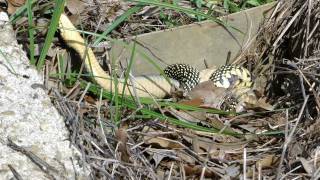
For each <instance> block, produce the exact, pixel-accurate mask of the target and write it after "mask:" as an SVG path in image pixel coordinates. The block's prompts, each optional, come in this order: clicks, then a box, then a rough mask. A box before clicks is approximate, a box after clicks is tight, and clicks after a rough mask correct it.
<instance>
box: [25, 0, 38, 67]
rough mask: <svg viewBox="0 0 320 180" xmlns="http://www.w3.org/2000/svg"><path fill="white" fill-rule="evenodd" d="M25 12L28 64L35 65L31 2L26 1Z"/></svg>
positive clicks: (30, 0) (29, 0)
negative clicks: (26, 19)
mask: <svg viewBox="0 0 320 180" xmlns="http://www.w3.org/2000/svg"><path fill="white" fill-rule="evenodd" d="M27 12H28V24H29V27H28V32H29V42H30V45H29V53H30V63H31V64H32V65H35V64H36V60H35V58H34V49H35V47H34V24H33V16H32V0H27Z"/></svg>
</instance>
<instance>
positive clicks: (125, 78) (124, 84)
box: [121, 42, 136, 104]
mask: <svg viewBox="0 0 320 180" xmlns="http://www.w3.org/2000/svg"><path fill="white" fill-rule="evenodd" d="M135 52H136V43H135V42H134V43H133V47H132V51H131V56H130V61H129V64H128V67H127V69H126V72H125V76H124V83H123V88H122V93H121V94H122V99H123V95H124V90H125V88H126V86H127V82H128V78H129V76H130V71H131V68H132V64H133V61H134V56H135ZM121 104H122V103H121Z"/></svg>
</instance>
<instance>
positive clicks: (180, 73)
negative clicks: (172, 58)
mask: <svg viewBox="0 0 320 180" xmlns="http://www.w3.org/2000/svg"><path fill="white" fill-rule="evenodd" d="M164 73H165V74H166V75H167V76H168V77H169V78H172V79H174V80H177V81H178V82H179V83H180V84H181V88H183V89H184V90H186V91H190V90H191V89H193V88H194V87H195V86H196V85H197V84H199V82H200V72H199V71H198V70H197V69H196V68H194V67H192V66H190V65H188V64H172V65H169V66H167V67H166V68H165V69H164Z"/></svg>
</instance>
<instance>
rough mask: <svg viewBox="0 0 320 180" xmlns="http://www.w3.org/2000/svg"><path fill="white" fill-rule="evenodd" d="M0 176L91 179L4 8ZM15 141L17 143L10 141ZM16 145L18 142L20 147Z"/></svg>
mask: <svg viewBox="0 0 320 180" xmlns="http://www.w3.org/2000/svg"><path fill="white" fill-rule="evenodd" d="M0 37H1V38H0V179H10V178H12V177H14V175H13V174H14V173H13V172H14V170H16V172H17V174H16V177H19V175H20V176H21V177H22V178H23V179H75V178H77V179H86V177H87V175H88V172H89V171H88V169H87V168H85V166H84V165H83V164H81V163H82V162H83V161H81V155H80V153H79V152H78V151H77V150H76V148H74V147H73V146H72V145H70V141H69V140H68V136H69V134H68V131H67V129H66V127H65V123H64V120H63V118H62V117H61V116H60V115H59V113H58V112H57V110H56V109H55V108H54V107H53V105H52V104H51V102H50V99H49V97H48V96H47V94H46V92H45V90H44V89H43V86H42V84H43V77H42V76H41V75H40V74H39V73H38V72H37V71H36V70H35V68H33V67H32V66H30V65H29V60H28V59H27V57H26V54H25V52H23V51H22V49H21V46H19V45H18V44H17V41H16V39H15V36H14V33H13V31H12V27H11V25H10V24H9V23H8V17H7V15H6V14H5V13H3V12H1V13H0ZM10 140H11V141H12V143H11V144H10ZM15 145H16V146H15Z"/></svg>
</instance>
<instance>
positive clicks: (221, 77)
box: [210, 65, 252, 88]
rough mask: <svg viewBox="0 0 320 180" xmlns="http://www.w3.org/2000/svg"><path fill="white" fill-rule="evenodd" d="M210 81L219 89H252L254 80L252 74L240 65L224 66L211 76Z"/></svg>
mask: <svg viewBox="0 0 320 180" xmlns="http://www.w3.org/2000/svg"><path fill="white" fill-rule="evenodd" d="M210 80H212V81H213V82H214V84H215V85H216V86H217V87H223V88H229V87H251V86H252V78H251V74H250V72H249V71H248V70H247V69H246V68H244V67H242V66H239V65H224V66H221V67H220V68H218V69H217V70H216V71H215V72H214V73H212V74H211V76H210Z"/></svg>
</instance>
